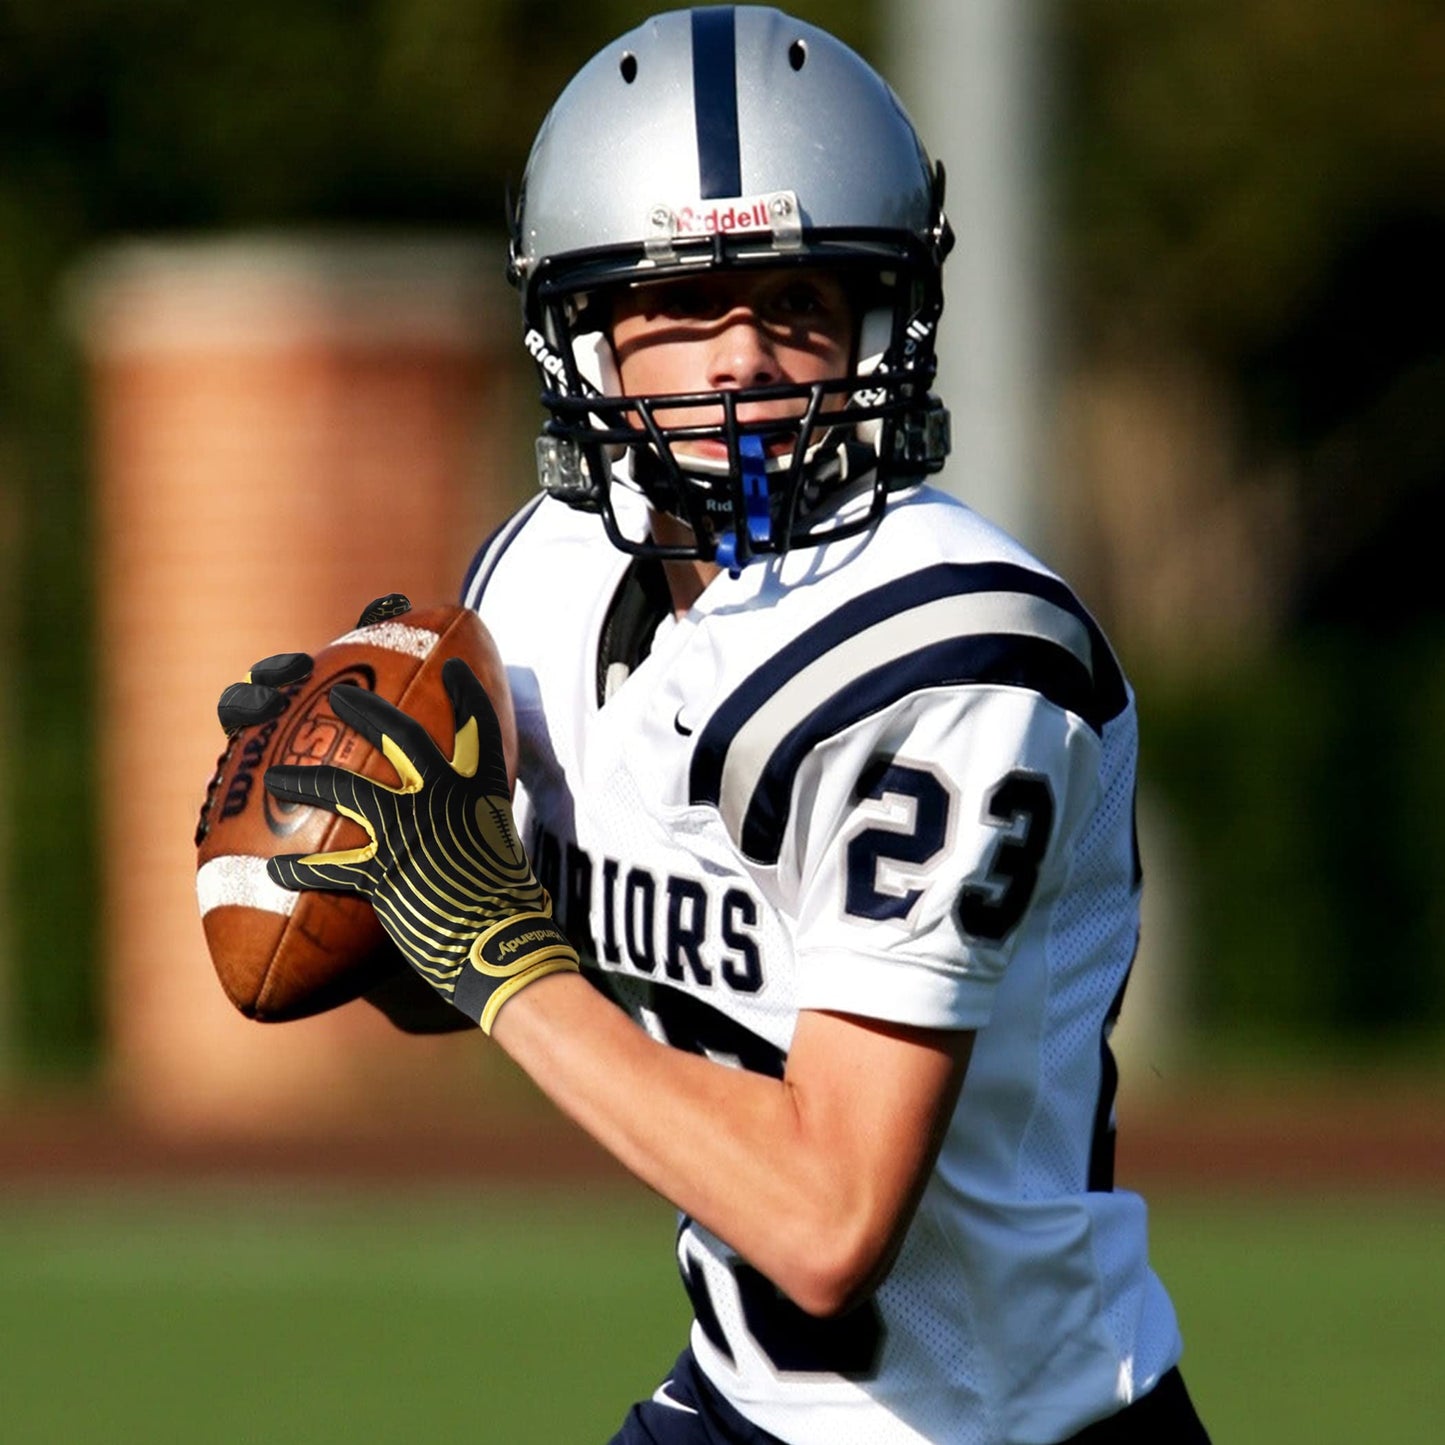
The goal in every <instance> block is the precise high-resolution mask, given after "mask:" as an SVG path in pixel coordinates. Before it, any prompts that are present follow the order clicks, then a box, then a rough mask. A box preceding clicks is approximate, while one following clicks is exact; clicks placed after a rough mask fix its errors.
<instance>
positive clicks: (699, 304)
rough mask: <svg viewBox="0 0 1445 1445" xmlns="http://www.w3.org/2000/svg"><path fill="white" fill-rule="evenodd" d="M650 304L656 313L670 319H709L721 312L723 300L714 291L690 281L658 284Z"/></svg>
mask: <svg viewBox="0 0 1445 1445" xmlns="http://www.w3.org/2000/svg"><path fill="white" fill-rule="evenodd" d="M652 306H653V309H654V311H655V314H656V315H658V316H665V317H667V318H668V319H669V320H672V321H710V320H712V319H713V318H714V317H717V316H720V315H721V314H722V312H723V300H722V298H721V297H720V296H719V295H718V294H717V293H716V292H715V291H713V290H711V289H709V288H708V287H706V286H701V285H698V284H697V283H695V282H691V281H675V282H670V283H668V284H667V285H665V286H659V287H658V288H657V294H656V295H655V296H654V297H653V298H652Z"/></svg>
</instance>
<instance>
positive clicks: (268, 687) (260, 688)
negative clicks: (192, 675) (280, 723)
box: [216, 652, 313, 734]
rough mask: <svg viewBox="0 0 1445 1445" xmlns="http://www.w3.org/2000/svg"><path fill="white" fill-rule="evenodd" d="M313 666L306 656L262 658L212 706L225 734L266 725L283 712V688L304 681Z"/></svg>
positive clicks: (289, 655) (284, 707) (284, 698)
mask: <svg viewBox="0 0 1445 1445" xmlns="http://www.w3.org/2000/svg"><path fill="white" fill-rule="evenodd" d="M312 667H313V663H312V661H311V657H310V654H309V653H305V652H278V653H277V654H276V655H275V656H274V657H263V658H262V659H261V661H260V662H258V663H257V664H256V665H255V666H254V667H253V668H252V669H251V670H250V671H249V672H248V673H247V674H246V676H245V677H244V678H243V679H242V680H241V681H240V682H233V683H232V684H231V685H230V686H229V687H228V688H227V689H226V690H225V691H224V692H223V693H222V694H221V699H220V701H219V702H218V703H217V704H216V716H217V717H218V718H220V720H221V726H222V727H223V728H224V729H225V730H226V732H227V733H228V734H230V733H234V732H239V731H240V730H241V729H242V728H250V727H257V726H259V725H260V724H261V723H265V722H270V721H271V719H272V718H274V717H280V716H281V714H282V713H283V712H285V711H286V694H285V692H284V691H282V689H283V688H287V687H292V686H294V685H295V684H297V683H302V682H305V681H306V679H307V678H308V677H310V676H311V670H312Z"/></svg>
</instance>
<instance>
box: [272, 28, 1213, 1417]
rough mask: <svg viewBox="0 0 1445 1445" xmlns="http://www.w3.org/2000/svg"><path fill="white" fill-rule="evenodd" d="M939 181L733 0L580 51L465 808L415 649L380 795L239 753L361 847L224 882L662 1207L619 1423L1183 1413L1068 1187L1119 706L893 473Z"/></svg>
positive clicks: (881, 95)
mask: <svg viewBox="0 0 1445 1445" xmlns="http://www.w3.org/2000/svg"><path fill="white" fill-rule="evenodd" d="M943 201H944V196H943V173H942V170H941V168H940V167H937V166H935V165H933V164H932V163H931V162H930V161H929V159H928V157H927V156H926V154H925V152H924V149H923V147H922V145H921V144H920V142H919V139H918V137H917V135H916V134H915V132H914V129H913V127H912V125H911V124H910V122H909V120H908V118H907V116H906V115H905V114H904V112H903V110H902V108H901V107H900V105H899V103H898V101H897V99H896V98H895V96H894V95H893V94H892V92H891V91H890V90H889V89H888V87H887V86H886V84H885V83H884V82H883V81H882V80H881V79H880V78H879V76H878V75H877V74H876V73H875V72H874V71H873V70H872V69H870V68H869V66H867V65H866V64H865V63H864V62H863V61H862V60H860V59H859V58H858V57H857V56H856V55H854V54H853V53H852V52H851V51H850V50H848V49H847V48H845V47H844V46H843V45H841V44H840V43H839V42H838V41H837V40H835V39H834V38H833V37H832V36H830V35H828V34H826V33H825V32H824V31H822V30H819V29H816V28H814V27H812V26H809V25H806V24H801V23H799V22H797V21H795V20H793V19H790V18H788V17H787V16H785V15H782V14H780V13H778V12H777V11H774V10H770V9H763V8H755V7H750V6H738V7H725V6H724V7H710V8H706V9H698V10H692V11H680V12H676V13H670V14H664V15H659V16H657V17H655V18H653V19H651V20H648V21H647V22H646V23H645V24H643V25H642V26H640V27H639V28H638V29H636V30H634V31H632V32H631V33H629V34H627V35H624V36H623V37H621V38H620V39H619V40H617V41H616V42H614V43H613V44H611V45H609V46H608V47H607V48H606V49H604V50H603V51H602V52H601V53H600V54H598V55H597V56H596V57H595V58H594V59H592V60H591V61H590V62H589V63H588V64H587V65H585V66H584V67H583V68H582V70H581V71H580V72H579V73H578V74H577V76H576V77H575V79H574V80H573V81H572V82H571V84H570V85H569V86H568V87H567V88H566V90H565V91H564V92H563V94H562V96H561V97H560V99H559V100H558V101H557V103H556V105H555V106H554V108H553V110H552V112H551V113H550V115H549V116H548V117H547V119H546V121H545V123H544V124H543V126H542V129H541V132H540V134H539V135H538V137H537V140H536V143H535V146H534V148H533V150H532V154H531V158H530V161H529V163H528V167H527V171H526V175H525V178H524V182H523V185H522V189H521V193H520V196H519V198H518V201H517V204H516V208H515V216H514V226H515V229H514V234H513V238H512V248H511V267H510V269H511V274H512V277H513V279H514V281H515V283H516V285H517V286H518V288H519V290H520V293H521V298H522V308H523V314H524V318H525V341H526V345H527V348H528V350H529V351H530V353H531V355H532V357H533V359H534V360H535V361H536V363H537V366H538V369H539V373H540V375H541V378H542V385H543V401H544V404H545V406H546V409H547V413H548V419H547V421H546V425H545V428H544V431H543V435H542V437H541V440H540V442H539V445H538V457H539V468H540V476H541V492H540V494H539V495H538V497H537V498H535V499H534V500H533V501H532V502H531V503H530V504H528V505H527V506H525V507H523V508H522V510H521V511H520V512H518V513H517V514H516V515H515V516H514V517H513V518H512V519H511V520H510V521H508V522H507V523H506V524H505V525H504V526H503V527H502V528H501V529H500V531H499V532H498V533H497V534H496V535H495V536H494V537H493V538H492V539H491V540H490V541H489V542H488V543H487V544H485V545H484V546H483V548H482V549H481V551H480V553H479V555H478V557H477V559H476V562H475V564H474V566H473V568H472V570H471V573H470V575H469V577H468V579H467V582H466V599H467V601H468V603H469V604H470V605H472V606H473V607H475V608H476V609H478V611H479V612H480V613H481V614H482V616H483V617H484V618H485V620H486V622H487V624H488V626H489V628H490V629H491V631H492V633H493V635H494V636H495V638H496V641H497V643H498V645H499V647H500V649H501V652H502V655H503V657H504V658H505V659H506V661H507V664H508V675H509V679H510V683H511V689H512V693H513V696H514V699H515V704H516V710H517V723H518V728H519V735H520V740H521V764H520V775H519V779H518V784H517V790H516V797H515V800H514V805H513V811H512V812H511V813H509V812H508V809H507V799H506V796H505V794H506V782H505V778H504V776H501V775H500V773H499V756H500V750H499V747H498V744H497V741H496V725H495V720H494V719H493V717H492V714H491V710H490V707H489V705H488V704H487V702H486V699H485V697H484V696H483V695H481V693H480V689H479V687H478V686H477V685H476V684H475V681H474V679H472V678H471V677H470V675H469V674H467V673H466V670H465V668H464V667H462V666H461V665H459V664H455V663H454V664H450V665H449V671H448V674H447V683H448V687H449V689H450V690H451V692H452V696H453V702H454V705H455V708H456V714H457V721H458V737H459V741H458V744H457V748H456V752H455V754H454V756H453V757H452V758H450V759H448V758H445V757H443V756H442V755H441V754H439V753H438V752H437V750H436V749H435V747H434V746H433V745H431V744H430V743H429V742H428V741H427V740H426V739H425V735H424V734H421V733H420V729H418V728H416V727H414V726H413V725H411V724H410V722H409V720H408V719H407V718H406V717H405V716H404V715H403V714H401V713H399V712H397V710H396V709H394V708H391V707H390V706H389V705H387V704H386V703H384V702H380V701H378V700H376V699H374V698H371V697H369V696H368V695H362V694H357V695H355V696H352V697H350V698H347V699H343V701H344V702H345V705H346V707H347V708H349V709H350V716H351V718H352V719H353V720H354V721H355V723H356V725H357V726H359V727H361V728H363V730H366V731H368V732H369V735H370V736H371V737H372V739H373V741H375V742H377V743H378V745H384V746H386V747H387V749H388V755H389V756H391V757H392V759H393V761H394V762H397V763H398V770H399V772H400V774H401V776H402V779H403V786H402V787H401V788H400V789H391V788H383V787H381V786H379V785H359V784H357V783H356V782H355V780H350V779H349V778H348V776H347V775H344V774H340V775H338V774H335V773H333V772H332V771H331V770H326V769H309V770H304V774H303V772H302V771H299V770H273V773H272V774H271V775H269V776H268V786H271V787H272V788H273V790H275V791H277V792H279V793H281V794H282V795H283V796H293V797H298V798H305V800H306V801H317V800H318V799H319V800H321V801H323V802H325V803H328V804H330V805H333V806H341V807H343V808H344V809H346V810H347V811H348V812H349V814H350V815H351V816H352V817H354V818H356V819H357V820H358V821H359V822H362V823H363V826H365V827H366V828H367V829H368V831H369V832H370V833H371V836H372V839H373V846H372V847H371V848H370V849H367V850H361V851H360V852H358V853H355V854H352V855H348V857H346V858H344V859H338V858H328V857H325V856H323V857H319V858H311V859H296V858H292V859H284V860H279V861H278V862H276V863H273V865H272V870H273V875H274V876H275V877H276V878H277V879H278V880H279V881H283V882H285V883H286V884H287V885H288V886H291V887H308V886H311V887H314V886H321V887H358V888H360V889H362V890H363V891H366V892H368V893H369V894H370V895H371V896H372V897H373V899H374V900H375V901H376V903H377V907H378V911H379V913H380V914H381V916H382V918H383V921H384V922H385V924H386V927H387V929H388V931H389V932H390V933H391V935H392V937H393V938H394V939H395V940H396V942H397V943H398V945H399V947H400V948H401V950H402V952H403V953H405V954H406V956H407V957H408V959H409V960H410V961H411V962H412V963H413V964H414V966H415V967H416V969H417V971H418V973H419V974H420V975H421V976H422V977H423V978H425V979H427V980H428V981H429V982H430V983H431V984H432V985H433V987H434V988H435V989H436V990H437V991H438V993H439V994H440V995H441V996H442V997H444V998H446V999H447V1000H448V1001H449V1002H451V1003H452V1004H453V1005H454V1006H455V1007H457V1008H460V1009H462V1010H463V1011H464V1012H466V1013H467V1014H468V1015H469V1016H470V1017H472V1018H473V1019H475V1020H477V1021H478V1022H480V1023H481V1024H482V1025H483V1027H484V1028H485V1029H486V1030H487V1031H488V1032H489V1033H490V1035H491V1037H492V1038H493V1039H494V1040H495V1041H496V1042H497V1043H498V1044H499V1045H500V1046H501V1047H502V1048H503V1049H505V1050H506V1051H507V1052H508V1053H509V1054H510V1055H511V1056H512V1057H513V1058H514V1059H515V1060H516V1061H517V1062H518V1063H519V1064H520V1065H521V1066H522V1068H524V1069H525V1070H526V1071H527V1072H528V1073H529V1074H530V1075H531V1077H532V1078H533V1079H534V1080H536V1082H537V1083H538V1084H539V1085H540V1086H541V1088H542V1089H543V1090H545V1091H546V1092H547V1093H548V1094H549V1095H550V1096H551V1097H552V1099H553V1100H555V1101H556V1103H557V1104H558V1106H559V1107H560V1108H561V1109H563V1110H564V1111H565V1112H566V1113H567V1114H569V1115H570V1116H571V1117H572V1118H573V1119H575V1120H577V1121H578V1122H579V1123H580V1124H581V1125H582V1127H583V1128H585V1129H586V1130H587V1131H588V1132H589V1133H590V1134H591V1135H592V1136H593V1137H594V1138H596V1139H597V1140H599V1141H600V1142H601V1143H602V1144H603V1145H604V1146H605V1147H606V1148H607V1149H609V1150H610V1151H611V1152H612V1153H613V1154H614V1155H615V1156H616V1157H617V1158H618V1159H619V1160H621V1161H622V1162H623V1163H624V1164H625V1165H626V1166H627V1167H628V1168H629V1169H630V1170H631V1171H632V1172H633V1173H634V1174H635V1175H636V1176H637V1177H638V1178H639V1179H641V1180H643V1181H645V1182H646V1183H647V1184H649V1185H650V1186H652V1188H654V1189H655V1190H657V1191H658V1192H659V1193H661V1194H662V1195H664V1196H665V1197H666V1198H667V1199H669V1200H670V1201H672V1202H673V1203H674V1204H675V1205H676V1207H677V1209H678V1210H679V1216H680V1222H679V1230H678V1235H677V1262H678V1266H679V1269H680V1272H681V1275H682V1281H683V1284H684V1286H685V1288H686V1290H687V1292H688V1294H689V1296H690V1297H691V1301H692V1305H693V1310H694V1323H693V1326H692V1330H691V1337H690V1340H689V1341H688V1342H687V1344H686V1347H685V1348H684V1349H683V1351H682V1354H681V1356H680V1358H679V1359H678V1360H677V1361H676V1363H675V1364H674V1365H673V1366H672V1368H671V1370H670V1371H669V1372H667V1374H666V1377H665V1378H664V1379H663V1380H662V1383H661V1384H660V1385H659V1386H658V1389H657V1392H656V1394H655V1395H654V1396H653V1398H652V1399H651V1400H648V1401H644V1402H642V1403H639V1404H638V1405H637V1406H636V1407H635V1408H634V1409H633V1410H632V1412H631V1414H630V1415H629V1416H628V1417H627V1419H626V1421H625V1422H624V1424H623V1425H622V1427H621V1430H620V1432H619V1433H618V1434H617V1436H616V1437H615V1441H616V1442H620V1445H641V1442H658V1441H666V1442H679V1445H681V1442H697V1445H702V1442H710V1445H719V1442H743V1441H747V1442H770V1441H786V1442H792V1445H843V1442H858V1445H864V1442H866V1445H895V1442H896V1445H903V1442H919V1441H932V1442H958V1445H964V1442H969V1445H982V1442H1035V1445H1048V1442H1060V1441H1087V1442H1096V1445H1105V1442H1112V1445H1117V1442H1126V1441H1151V1442H1160V1441H1169V1442H1171V1445H1189V1442H1198V1441H1204V1440H1205V1439H1206V1436H1205V1433H1204V1430H1203V1428H1202V1427H1201V1425H1200V1424H1199V1421H1198V1419H1197V1417H1196V1414H1195V1412H1194V1409H1193V1407H1192V1405H1191V1403H1190V1400H1189V1396H1188V1394H1187V1392H1186V1390H1185V1387H1184V1385H1183V1383H1182V1380H1181V1378H1180V1375H1179V1371H1178V1369H1177V1361H1178V1359H1179V1355H1180V1350H1181V1344H1180V1336H1179V1332H1178V1328H1177V1325H1176V1321H1175V1315H1174V1311H1173V1309H1172V1307H1171V1304H1170V1301H1169V1298H1168V1295H1167V1294H1166V1292H1165V1289H1164V1288H1163V1286H1162V1285H1161V1283H1160V1281H1159V1280H1158V1278H1157V1277H1156V1276H1155V1274H1154V1273H1153V1271H1152V1270H1151V1268H1150V1265H1149V1258H1148V1251H1147V1240H1146V1219H1145V1207H1144V1204H1143V1202H1142V1201H1141V1200H1140V1199H1139V1198H1138V1197H1137V1196H1136V1195H1135V1194H1133V1193H1129V1192H1126V1191H1124V1190H1120V1189H1116V1188H1115V1187H1114V1181H1113V1177H1112V1155H1113V1123H1112V1101H1113V1092H1114V1083H1115V1073H1114V1066H1113V1062H1112V1059H1111V1057H1110V1053H1109V1047H1108V1037H1109V1031H1110V1028H1111V1026H1112V1023H1113V1021H1114V1019H1115V1018H1116V1016H1117V1014H1118V1011H1119V1007H1120V1003H1121V1000H1122V997H1123V993H1124V986H1125V981H1126V979H1127V978H1128V975H1129V970H1130V966H1131V961H1132V959H1133V955H1134V950H1135V944H1136V940H1137V935H1138V926H1139V895H1140V870H1139V863H1138V854H1137V847H1136V841H1135V833H1134V808H1133V804H1134V786H1135V757H1136V722H1135V709H1134V701H1133V697H1132V694H1131V691H1130V689H1129V686H1128V684H1127V683H1126V681H1125V679H1124V677H1123V675H1122V674H1121V672H1120V669H1119V665H1118V663H1117V661H1116V660H1115V657H1114V655H1113V653H1112V652H1111V651H1110V648H1109V644H1108V642H1107V641H1106V640H1105V638H1104V636H1103V634H1102V633H1101V632H1100V630H1099V628H1098V627H1097V625H1096V624H1095V622H1094V621H1093V619H1092V618H1091V617H1090V615H1089V613H1088V612H1087V611H1086V610H1085V608H1084V607H1083V606H1082V605H1081V604H1080V602H1079V601H1078V599H1077V598H1076V597H1075V596H1074V594H1073V593H1072V592H1071V591H1070V590H1069V588H1068V586H1067V585H1065V583H1063V582H1062V581H1061V580H1060V579H1059V578H1058V577H1057V576H1055V575H1054V574H1053V573H1051V572H1050V571H1048V570H1047V569H1046V568H1045V567H1043V566H1042V565H1041V564H1040V563H1039V562H1038V561H1036V560H1035V559H1034V558H1033V557H1032V556H1030V555H1029V554H1028V553H1027V552H1026V551H1025V550H1024V549H1023V548H1022V547H1021V546H1020V545H1019V544H1018V543H1016V542H1015V541H1013V540H1011V539H1010V538H1009V537H1008V536H1006V535H1004V534H1002V533H1001V532H1000V531H999V530H998V529H997V528H995V527H994V526H992V525H991V524H990V523H989V522H988V521H986V520H985V519H984V518H982V517H981V516H979V515H978V514H976V513H975V512H973V511H972V510H971V509H970V508H969V507H967V506H966V505H964V504H963V503H962V502H960V501H957V500H955V499H953V498H952V497H950V496H949V495H947V494H945V493H944V492H942V491H940V490H937V489H935V488H934V487H933V486H931V485H930V484H929V483H928V481H927V478H928V476H929V475H930V474H934V473H937V472H938V471H940V470H941V469H942V468H943V466H944V464H945V458H946V455H947V450H948V426H947V415H946V412H945V411H944V410H943V407H942V405H941V403H940V402H939V400H938V399H937V398H936V397H935V396H934V395H933V394H932V392H931V390H930V385H931V382H932V380H933V375H934V369H935V359H934V333H935V327H936V324H937V321H938V317H939V314H940V310H941V308H942V285H941V273H942V266H943V261H944V257H945V255H946V254H947V252H948V249H949V246H950V242H951V232H950V228H949V224H948V221H947V219H946V217H945V214H944V209H943ZM363 855H364V856H363ZM529 863H530V865H531V866H530V868H529ZM533 870H534V871H533ZM579 964H580V971H579V970H578V965H579Z"/></svg>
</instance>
